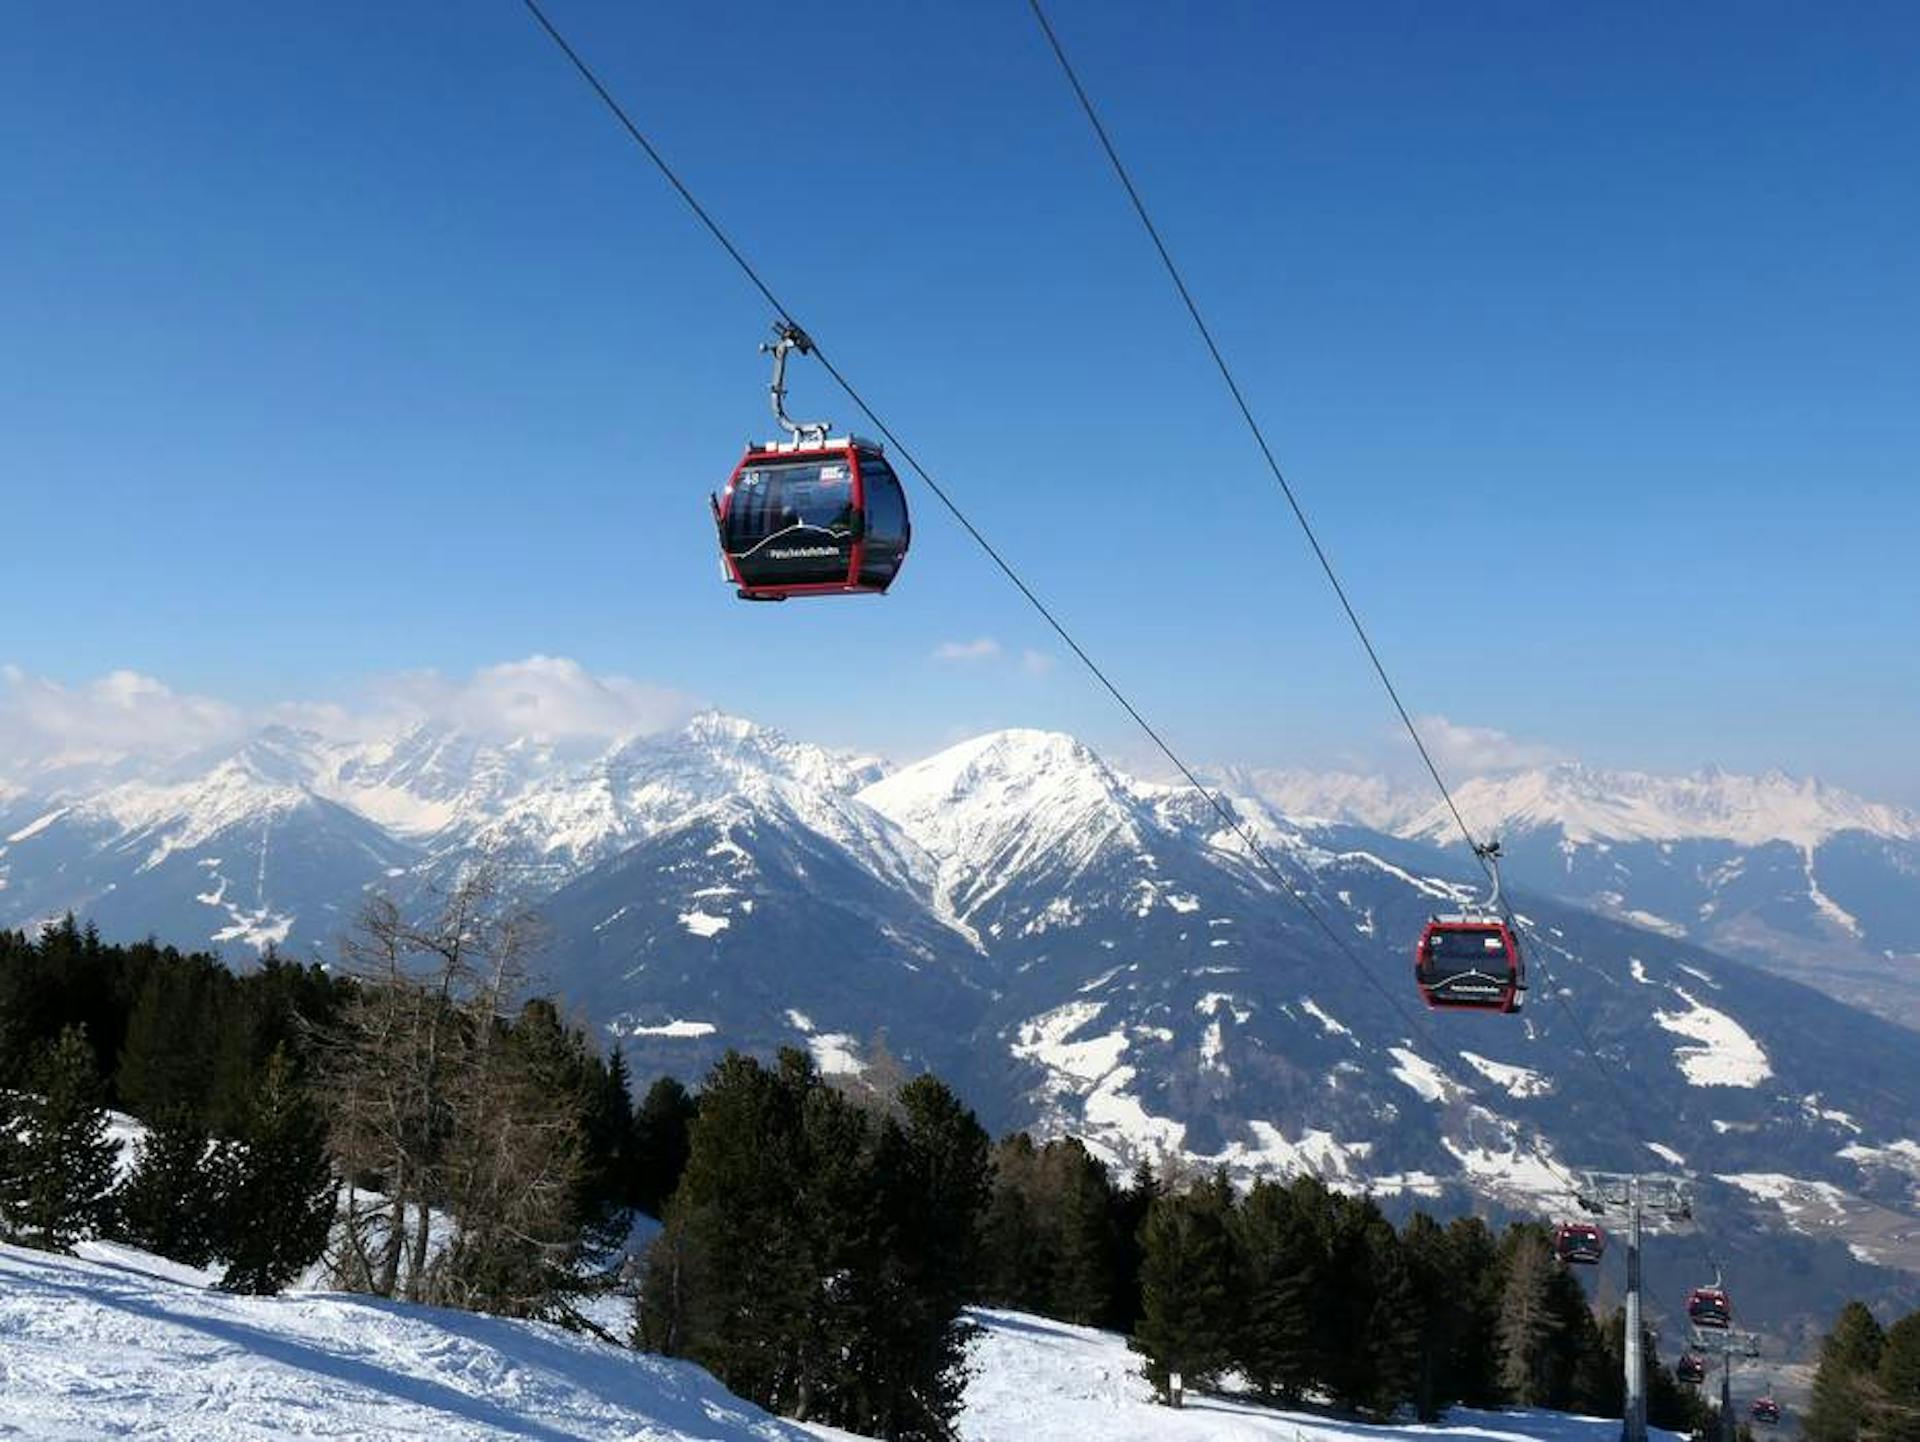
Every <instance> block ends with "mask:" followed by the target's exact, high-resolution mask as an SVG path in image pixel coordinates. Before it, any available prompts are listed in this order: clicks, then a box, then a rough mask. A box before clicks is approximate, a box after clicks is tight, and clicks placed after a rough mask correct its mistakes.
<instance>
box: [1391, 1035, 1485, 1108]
mask: <svg viewBox="0 0 1920 1442" xmlns="http://www.w3.org/2000/svg"><path fill="white" fill-rule="evenodd" d="M1387 1054H1388V1055H1389V1056H1391V1057H1392V1058H1393V1075H1394V1079H1395V1080H1396V1081H1398V1082H1399V1083H1400V1084H1401V1085H1402V1086H1405V1087H1408V1088H1411V1089H1412V1090H1413V1091H1414V1092H1417V1093H1418V1094H1419V1096H1420V1099H1421V1100H1422V1101H1429V1102H1451V1101H1453V1100H1454V1099H1455V1098H1456V1097H1458V1096H1460V1095H1461V1094H1463V1093H1464V1092H1465V1091H1466V1090H1467V1089H1466V1088H1465V1087H1463V1086H1461V1085H1460V1083H1458V1082H1456V1081H1454V1080H1453V1079H1452V1078H1451V1077H1449V1076H1448V1075H1447V1074H1446V1073H1445V1072H1443V1071H1441V1070H1440V1068H1439V1067H1437V1066H1435V1065H1434V1064H1433V1063H1432V1062H1430V1061H1428V1060H1427V1059H1426V1058H1425V1057H1423V1056H1421V1055H1420V1054H1419V1053H1418V1052H1415V1051H1409V1050H1408V1049H1407V1048H1406V1047H1403V1046H1391V1047H1388V1048H1387Z"/></svg>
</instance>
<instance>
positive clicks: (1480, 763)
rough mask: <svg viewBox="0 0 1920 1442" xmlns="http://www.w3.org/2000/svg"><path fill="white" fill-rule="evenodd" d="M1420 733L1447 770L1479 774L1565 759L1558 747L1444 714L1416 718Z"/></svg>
mask: <svg viewBox="0 0 1920 1442" xmlns="http://www.w3.org/2000/svg"><path fill="white" fill-rule="evenodd" d="M1418 725H1419V727H1420V736H1421V739H1423V740H1424V741H1425V742H1426V743H1427V749H1428V750H1430V751H1432V752H1433V757H1434V760H1435V761H1437V762H1439V764H1440V766H1441V768H1442V769H1443V770H1444V771H1446V772H1449V773H1452V774H1455V775H1460V776H1480V775H1484V774H1486V773H1487V772H1489V771H1520V770H1525V769H1526V768H1527V767H1529V766H1549V765H1552V764H1553V763H1554V762H1556V761H1564V760H1566V759H1567V756H1566V753H1565V752H1563V751H1561V750H1559V749H1558V748H1557V747H1553V746H1548V745H1546V744H1545V743H1544V742H1539V741H1521V740H1519V739H1517V738H1515V737H1513V736H1510V735H1508V734H1507V733H1506V732H1505V731H1500V730H1496V729H1495V728H1494V727H1491V726H1463V725H1460V724H1458V723H1456V722H1453V721H1449V720H1448V719H1447V718H1446V717H1445V716H1440V715H1430V716H1422V717H1421V718H1420V719H1419V722H1418Z"/></svg>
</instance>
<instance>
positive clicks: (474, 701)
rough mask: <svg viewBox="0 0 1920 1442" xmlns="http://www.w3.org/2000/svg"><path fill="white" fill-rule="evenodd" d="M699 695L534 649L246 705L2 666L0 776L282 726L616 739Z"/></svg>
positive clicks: (165, 755) (324, 731)
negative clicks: (456, 669) (455, 672)
mask: <svg viewBox="0 0 1920 1442" xmlns="http://www.w3.org/2000/svg"><path fill="white" fill-rule="evenodd" d="M695 709H697V703H696V702H695V700H694V699H693V698H692V697H689V696H686V695H684V694H682V693H681V692H678V691H674V690H672V689H670V688H667V687H664V686H656V685H653V684H651V683H649V682H645V681H639V680H635V679H634V678H632V677H630V676H617V675H599V674H596V673H594V672H591V671H589V670H587V668H586V667H584V666H582V665H581V664H580V663H579V662H578V661H573V660H569V659H567V658H566V657H561V656H529V657H527V658H526V659H524V660H520V661H507V662H502V663H501V664H499V665H496V666H485V667H482V668H481V669H480V670H478V671H475V672H473V673H472V674H471V675H469V676H465V677H450V676H445V675H442V674H441V673H440V672H437V671H409V672H402V673H399V674H395V675H386V676H376V677H374V678H373V679H372V680H370V681H369V682H367V683H366V684H365V685H363V686H361V687H359V688H358V690H357V694H356V695H355V696H353V697H351V698H348V699H346V700H336V699H323V700H308V701H286V702H278V703H275V704H272V705H266V706H260V707H254V708H251V709H249V708H245V707H241V706H237V705H235V704H233V703H232V702H229V701H223V700H220V699H218V698H217V697H212V696H198V695H191V694H185V693H182V692H178V691H175V690H173V689H172V688H171V687H170V686H168V685H167V684H166V683H165V682H163V681H159V680H156V679H155V678H153V677H151V676H145V675H141V674H140V673H139V672H136V671H111V672H109V673H107V674H106V675H104V676H101V677H98V678H96V679H94V680H92V681H86V682H82V683H80V684H78V685H72V686H69V685H65V684H63V683H61V682H59V681H53V680H49V679H47V678H45V677H40V676H32V675H29V674H28V673H26V672H25V671H23V670H21V669H20V668H19V667H17V666H4V667H0V775H5V774H9V773H13V774H22V773H28V772H32V771H35V770H39V769H43V768H52V767H67V766H88V765H101V764H112V763H115V762H119V761H123V760H128V759H132V760H136V761H167V760H171V759H174V758H177V757H180V756H184V755H186V754H188V753H190V752H193V751H197V750H200V749H203V748H206V747H213V746H222V745H232V744H235V743H237V742H238V741H240V740H241V739H242V738H243V737H245V736H246V735H247V734H248V733H249V732H251V731H253V730H255V729H257V728H258V727H260V726H264V725H268V724H279V725H286V726H295V727H299V728H300V729H302V730H309V731H315V732H318V733H319V734H321V735H323V736H327V737H330V738H333V739H337V740H361V739H366V738H368V737H372V736H379V735H385V734H391V733H392V732H394V731H396V730H399V729H401V728H402V727H405V726H408V725H411V724H415V723H418V722H422V721H432V722H439V723H442V724H445V725H449V726H454V727H458V728H459V729H461V730H463V731H469V732H472V733H474V734H476V735H479V736H483V737H487V738H489V739H505V738H510V737H520V736H526V737H531V738H534V739H537V740H541V741H569V740H583V741H613V740H617V739H619V738H622V737H626V736H635V735H642V734H645V733H647V732H651V731H659V730H664V729H666V728H667V727H670V726H674V725H677V724H679V723H680V722H682V721H684V720H685V719H686V718H687V717H688V716H690V715H691V714H692V713H693V712H694V710H695Z"/></svg>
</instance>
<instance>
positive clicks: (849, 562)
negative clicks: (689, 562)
mask: <svg viewBox="0 0 1920 1442" xmlns="http://www.w3.org/2000/svg"><path fill="white" fill-rule="evenodd" d="M713 518H714V522H715V524H716V525H717V526H718V527H719V530H720V550H721V555H722V559H723V561H724V563H725V566H726V574H727V579H728V580H730V581H731V582H732V583H733V584H734V586H735V587H736V588H737V589H738V593H739V596H740V598H741V599H742V600H743V601H784V600H786V599H787V598H788V597H789V596H845V595H858V594H860V593H861V592H873V593H875V594H879V593H881V592H884V591H885V590H886V589H887V587H888V586H890V585H892V584H893V578H894V577H895V576H897V575H898V574H899V573H900V564H901V562H903V561H904V560H906V557H907V543H908V541H909V539H910V538H911V536H912V527H911V526H910V525H909V523H908V520H907V498H906V493H905V492H904V491H903V490H902V489H901V486H900V479H899V477H898V476H896V475H895V474H894V473H893V467H892V466H890V465H888V464H887V458H886V456H885V454H884V453H883V452H882V450H881V448H880V446H879V444H878V443H877V442H874V441H868V440H862V439H860V438H859V437H858V436H850V437H839V438H834V439H829V440H824V441H814V440H812V439H808V440H803V441H776V442H773V443H770V444H768V445H764V446H754V447H752V448H750V449H749V450H748V451H747V453H746V455H744V456H743V457H741V459H740V464H739V465H737V466H735V467H734V470H733V475H732V476H731V477H730V478H729V479H728V481H727V489H726V491H725V493H724V494H723V495H720V496H718V497H715V498H714V501H713Z"/></svg>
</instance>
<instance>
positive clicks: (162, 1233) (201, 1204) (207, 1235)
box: [116, 1106, 226, 1267]
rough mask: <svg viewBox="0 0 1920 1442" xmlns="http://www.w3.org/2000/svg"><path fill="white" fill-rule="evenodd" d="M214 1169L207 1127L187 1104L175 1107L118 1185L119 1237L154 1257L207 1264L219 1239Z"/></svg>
mask: <svg viewBox="0 0 1920 1442" xmlns="http://www.w3.org/2000/svg"><path fill="white" fill-rule="evenodd" d="M219 1171H220V1169H219V1168H218V1167H217V1166H216V1165H215V1156H214V1148H213V1143H212V1140H211V1139H210V1138H209V1137H208V1135H207V1131H206V1128H205V1127H203V1126H201V1125H200V1123H199V1122H198V1121H197V1120H195V1118H194V1115H193V1112H192V1111H191V1110H190V1109H189V1108H187V1107H185V1106H176V1107H174V1108H173V1109H172V1110H170V1111H169V1112H168V1113H167V1114H166V1115H165V1116H164V1117H162V1118H161V1119H160V1120H159V1121H158V1122H157V1123H156V1124H155V1125H153V1126H152V1127H150V1128H149V1129H148V1131H147V1137H146V1141H145V1142H144V1143H142V1145H141V1148H140V1158H139V1160H138V1162H136V1163H135V1164H134V1168H133V1171H132V1172H131V1174H129V1175H128V1177H127V1179H126V1181H125V1183H123V1184H122V1186H121V1188H120V1194H119V1205H118V1207H117V1209H116V1210H117V1213H118V1217H117V1224H118V1225H117V1230H118V1232H119V1235H120V1236H121V1237H122V1238H124V1239H125V1240H126V1241H128V1242H130V1243H131V1244H132V1245H134V1246H136V1247H139V1248H141V1249H142V1250H143V1251H148V1252H152V1253H154V1254H155V1255H157V1256H162V1257H169V1258H171V1259H172V1260H174V1261H176V1262H184V1263H186V1264H187V1265H188V1266H190V1267H204V1266H206V1265H207V1263H208V1262H210V1261H211V1260H212V1259H213V1258H214V1257H215V1256H217V1255H218V1254H219V1251H220V1248H221V1246H222V1243H223V1238H222V1236H221V1232H222V1230H223V1228H222V1220H223V1217H224V1214H225V1206H226V1202H225V1198H224V1197H223V1196H222V1195H221V1191H220V1178H219Z"/></svg>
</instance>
